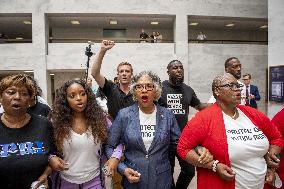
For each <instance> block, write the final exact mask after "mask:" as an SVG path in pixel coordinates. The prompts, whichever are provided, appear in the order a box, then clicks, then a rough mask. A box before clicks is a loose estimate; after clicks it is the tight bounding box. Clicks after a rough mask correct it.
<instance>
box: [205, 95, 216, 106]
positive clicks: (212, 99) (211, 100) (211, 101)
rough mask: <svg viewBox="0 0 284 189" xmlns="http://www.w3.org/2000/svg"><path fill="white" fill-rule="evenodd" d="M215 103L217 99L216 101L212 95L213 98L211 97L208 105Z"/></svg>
mask: <svg viewBox="0 0 284 189" xmlns="http://www.w3.org/2000/svg"><path fill="white" fill-rule="evenodd" d="M215 102H216V99H215V98H214V96H213V95H212V96H211V97H210V99H209V100H208V102H207V103H211V104H213V103H215Z"/></svg>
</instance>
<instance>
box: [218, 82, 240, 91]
mask: <svg viewBox="0 0 284 189" xmlns="http://www.w3.org/2000/svg"><path fill="white" fill-rule="evenodd" d="M243 86H244V85H242V84H239V83H228V84H225V85H220V86H217V87H229V88H230V89H231V90H236V89H239V88H241V87H243Z"/></svg>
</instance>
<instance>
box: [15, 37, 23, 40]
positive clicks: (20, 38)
mask: <svg viewBox="0 0 284 189" xmlns="http://www.w3.org/2000/svg"><path fill="white" fill-rule="evenodd" d="M16 39H17V40H23V39H24V38H22V37H16Z"/></svg>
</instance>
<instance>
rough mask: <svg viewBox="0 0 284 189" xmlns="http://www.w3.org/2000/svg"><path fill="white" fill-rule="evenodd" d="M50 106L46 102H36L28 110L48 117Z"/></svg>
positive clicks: (30, 112)
mask: <svg viewBox="0 0 284 189" xmlns="http://www.w3.org/2000/svg"><path fill="white" fill-rule="evenodd" d="M50 110H51V109H50V107H49V106H47V105H46V104H43V103H41V102H38V101H37V102H36V104H35V105H34V106H32V107H29V108H28V110H27V112H28V113H29V114H34V115H39V116H43V117H47V116H48V114H49V112H50Z"/></svg>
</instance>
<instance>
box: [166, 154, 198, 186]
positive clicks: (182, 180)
mask: <svg viewBox="0 0 284 189" xmlns="http://www.w3.org/2000/svg"><path fill="white" fill-rule="evenodd" d="M175 157H177V159H178V161H179V165H180V168H181V171H180V174H179V176H178V179H177V182H176V184H175V183H174V177H172V182H173V184H172V187H171V189H187V187H188V185H189V183H190V182H191V180H192V178H193V177H194V174H195V167H194V166H193V165H191V164H189V163H187V162H186V161H184V160H183V159H182V158H181V157H179V155H177V154H176V153H175V155H171V156H170V163H171V167H172V175H173V174H174V167H175Z"/></svg>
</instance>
